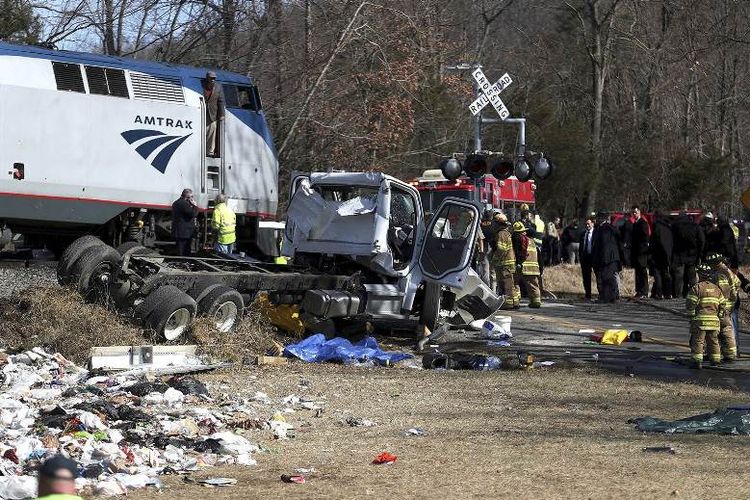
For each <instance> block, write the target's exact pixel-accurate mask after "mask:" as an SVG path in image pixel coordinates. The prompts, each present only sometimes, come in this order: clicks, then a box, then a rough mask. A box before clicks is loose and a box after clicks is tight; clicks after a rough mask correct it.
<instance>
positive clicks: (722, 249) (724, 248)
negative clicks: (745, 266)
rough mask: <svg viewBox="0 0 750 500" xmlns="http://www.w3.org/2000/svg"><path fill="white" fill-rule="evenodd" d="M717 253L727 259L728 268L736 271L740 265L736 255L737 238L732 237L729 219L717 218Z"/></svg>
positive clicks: (732, 232)
mask: <svg viewBox="0 0 750 500" xmlns="http://www.w3.org/2000/svg"><path fill="white" fill-rule="evenodd" d="M718 230H719V237H718V239H719V253H720V254H721V255H723V256H724V257H726V258H727V260H728V261H729V267H731V268H732V269H737V268H738V267H739V265H740V263H739V257H738V255H737V238H735V237H734V231H732V226H730V225H729V219H727V218H726V217H719V227H718Z"/></svg>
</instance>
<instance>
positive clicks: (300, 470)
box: [294, 467, 318, 476]
mask: <svg viewBox="0 0 750 500" xmlns="http://www.w3.org/2000/svg"><path fill="white" fill-rule="evenodd" d="M294 472H296V473H297V474H307V475H308V476H309V475H310V474H315V473H316V472H318V471H316V470H315V468H314V467H309V468H305V467H297V468H296V469H294Z"/></svg>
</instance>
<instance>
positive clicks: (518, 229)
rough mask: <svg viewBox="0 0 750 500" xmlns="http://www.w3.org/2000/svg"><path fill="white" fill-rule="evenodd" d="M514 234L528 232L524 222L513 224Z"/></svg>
mask: <svg viewBox="0 0 750 500" xmlns="http://www.w3.org/2000/svg"><path fill="white" fill-rule="evenodd" d="M513 232H514V233H525V232H526V226H524V225H523V222H520V221H519V222H514V223H513Z"/></svg>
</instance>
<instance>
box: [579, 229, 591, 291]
mask: <svg viewBox="0 0 750 500" xmlns="http://www.w3.org/2000/svg"><path fill="white" fill-rule="evenodd" d="M578 249H579V250H578V255H579V259H580V262H581V277H582V278H583V291H584V292H585V295H586V300H591V270H592V269H593V268H594V220H593V219H591V218H588V219H586V228H585V229H584V230H583V232H582V233H581V240H580V242H579V245H578Z"/></svg>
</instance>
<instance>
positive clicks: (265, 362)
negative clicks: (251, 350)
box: [255, 356, 289, 366]
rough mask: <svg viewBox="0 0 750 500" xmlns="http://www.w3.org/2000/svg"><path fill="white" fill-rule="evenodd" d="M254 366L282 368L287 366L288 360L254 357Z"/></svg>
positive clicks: (278, 357)
mask: <svg viewBox="0 0 750 500" xmlns="http://www.w3.org/2000/svg"><path fill="white" fill-rule="evenodd" d="M255 364H256V365H258V366H283V365H286V364H289V358H284V357H282V356H256V358H255Z"/></svg>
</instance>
